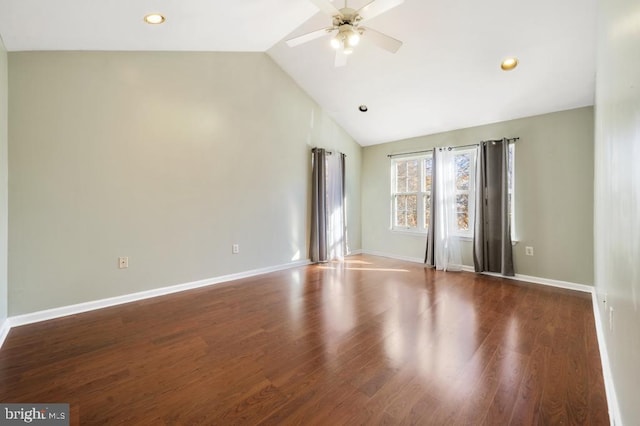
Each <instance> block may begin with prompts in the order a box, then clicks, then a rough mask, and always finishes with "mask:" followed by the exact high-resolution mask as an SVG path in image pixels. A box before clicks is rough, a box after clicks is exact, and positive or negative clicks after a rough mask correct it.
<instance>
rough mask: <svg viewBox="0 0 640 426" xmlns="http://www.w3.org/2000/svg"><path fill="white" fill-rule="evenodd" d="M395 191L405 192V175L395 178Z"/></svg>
mask: <svg viewBox="0 0 640 426" xmlns="http://www.w3.org/2000/svg"><path fill="white" fill-rule="evenodd" d="M396 192H407V177H406V176H403V177H398V178H397V179H396Z"/></svg>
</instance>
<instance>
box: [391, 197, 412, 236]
mask: <svg viewBox="0 0 640 426" xmlns="http://www.w3.org/2000/svg"><path fill="white" fill-rule="evenodd" d="M417 201H418V197H417V195H398V196H397V197H396V217H395V225H396V226H402V227H408V228H416V227H417V226H418V202H417Z"/></svg>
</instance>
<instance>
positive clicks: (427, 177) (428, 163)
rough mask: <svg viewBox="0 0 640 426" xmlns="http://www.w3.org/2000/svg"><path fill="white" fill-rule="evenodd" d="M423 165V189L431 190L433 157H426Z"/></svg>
mask: <svg viewBox="0 0 640 426" xmlns="http://www.w3.org/2000/svg"><path fill="white" fill-rule="evenodd" d="M423 166H424V191H430V190H431V175H432V171H433V158H432V157H427V158H425V159H424V161H423Z"/></svg>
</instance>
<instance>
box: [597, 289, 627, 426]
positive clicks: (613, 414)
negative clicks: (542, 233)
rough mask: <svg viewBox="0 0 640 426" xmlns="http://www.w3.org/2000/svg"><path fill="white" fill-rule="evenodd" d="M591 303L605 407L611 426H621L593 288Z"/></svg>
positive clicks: (618, 407)
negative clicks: (607, 408)
mask: <svg viewBox="0 0 640 426" xmlns="http://www.w3.org/2000/svg"><path fill="white" fill-rule="evenodd" d="M591 301H592V302H593V319H594V321H595V323H596V336H597V337H598V348H599V349H600V362H601V363H602V376H603V377H604V390H605V393H606V395H607V405H608V406H609V422H610V424H611V425H612V426H622V417H621V413H620V405H619V404H618V396H617V395H616V389H615V387H614V386H613V375H612V374H611V364H610V362H609V354H608V352H607V345H606V344H605V340H604V328H603V324H602V317H601V316H600V308H598V293H597V291H596V289H595V288H594V289H593V290H592V292H591Z"/></svg>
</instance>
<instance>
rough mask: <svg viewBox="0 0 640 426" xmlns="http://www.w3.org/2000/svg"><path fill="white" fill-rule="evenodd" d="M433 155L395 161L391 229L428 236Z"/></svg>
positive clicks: (392, 176)
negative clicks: (426, 234)
mask: <svg viewBox="0 0 640 426" xmlns="http://www.w3.org/2000/svg"><path fill="white" fill-rule="evenodd" d="M431 170H432V155H431V153H429V154H425V155H421V156H416V157H402V158H394V159H392V160H391V227H392V229H395V230H403V231H410V232H420V233H426V232H427V229H428V227H429V211H430V207H431Z"/></svg>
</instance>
